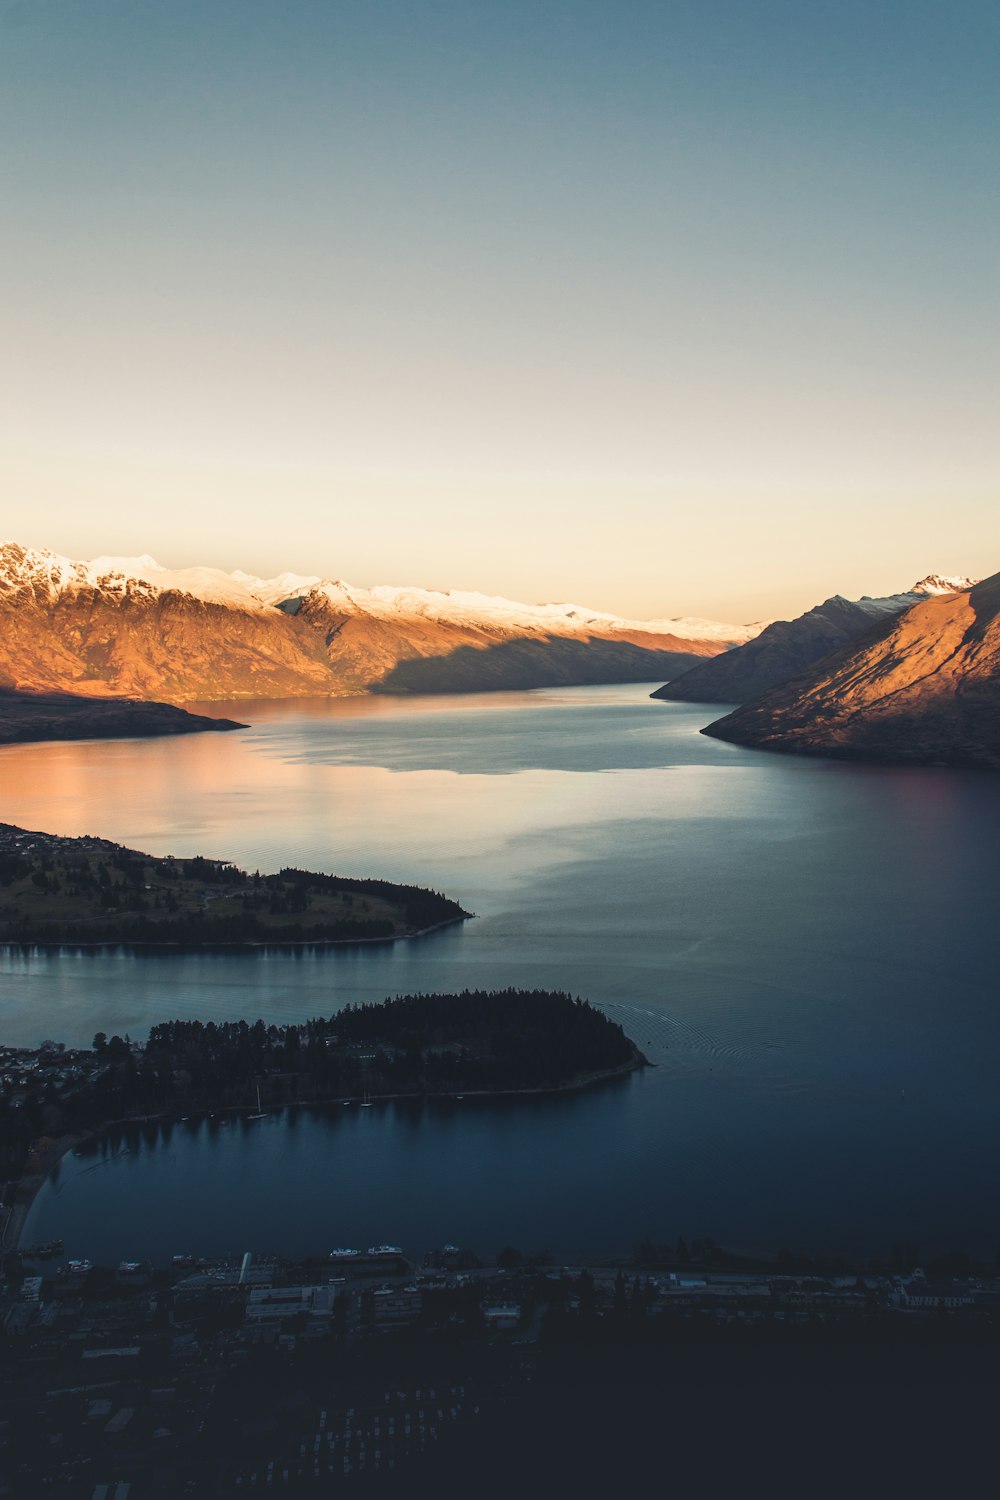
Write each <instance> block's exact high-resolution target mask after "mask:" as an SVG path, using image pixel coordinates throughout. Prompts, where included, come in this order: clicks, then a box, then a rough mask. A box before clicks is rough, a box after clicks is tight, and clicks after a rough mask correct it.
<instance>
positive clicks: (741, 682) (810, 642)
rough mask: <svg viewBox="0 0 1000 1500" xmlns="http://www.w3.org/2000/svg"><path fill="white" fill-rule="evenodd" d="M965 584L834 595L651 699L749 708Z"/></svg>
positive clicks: (937, 581) (935, 579)
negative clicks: (880, 625)
mask: <svg viewBox="0 0 1000 1500" xmlns="http://www.w3.org/2000/svg"><path fill="white" fill-rule="evenodd" d="M971 583H972V580H971V579H968V578H942V577H941V576H940V575H939V574H937V573H932V574H929V575H928V577H926V578H922V579H921V580H920V582H919V583H915V584H914V585H913V588H912V589H910V590H908V591H907V592H906V593H904V594H890V595H888V596H887V597H885V598H881V599H873V598H868V597H865V598H863V599H845V598H844V597H843V595H841V594H835V595H834V596H833V597H832V598H831V599H826V600H825V601H824V602H823V603H822V604H817V605H816V606H815V608H814V609H810V610H807V611H806V613H805V614H803V615H799V616H798V618H797V619H794V620H775V621H774V622H773V623H772V624H770V625H768V626H766V628H765V629H764V630H762V631H761V632H760V634H759V635H758V636H756V637H755V638H754V639H753V640H751V641H748V642H747V643H746V644H745V645H742V646H739V647H737V649H736V650H734V651H728V652H726V653H725V654H724V655H722V656H717V657H714V658H713V659H712V660H711V661H706V662H701V663H698V664H697V665H695V666H694V667H693V668H692V669H691V670H690V671H689V672H685V673H684V674H683V675H682V676H680V677H675V678H674V679H673V681H671V682H668V683H667V684H666V686H664V687H662V688H660V689H659V690H658V691H657V692H655V693H653V694H652V696H653V697H654V698H667V699H672V700H673V701H675V702H684V703H748V702H750V700H751V699H753V698H759V697H760V695H761V694H762V693H767V692H769V691H770V690H771V688H773V687H777V686H778V684H779V683H782V682H787V681H788V680H789V678H791V677H795V676H796V675H797V674H798V673H799V672H804V671H805V670H806V669H807V668H809V667H811V666H812V665H813V663H814V662H818V661H821V660H822V658H823V657H824V656H828V655H829V654H830V652H831V651H835V650H836V649H837V648H838V647H840V646H845V645H847V644H848V643H849V642H851V641H853V640H856V639H857V638H858V637H859V636H861V635H863V634H864V633H865V631H867V630H870V629H871V627H872V625H873V624H875V623H877V622H878V621H880V620H884V619H886V618H891V617H893V616H896V615H899V614H902V612H903V611H904V610H907V609H909V608H910V607H911V605H913V604H917V603H919V602H920V600H922V599H926V598H929V597H933V596H935V595H937V594H944V593H954V592H955V590H956V589H964V588H969V587H970V586H971Z"/></svg>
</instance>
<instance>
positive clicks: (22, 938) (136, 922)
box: [0, 824, 469, 947]
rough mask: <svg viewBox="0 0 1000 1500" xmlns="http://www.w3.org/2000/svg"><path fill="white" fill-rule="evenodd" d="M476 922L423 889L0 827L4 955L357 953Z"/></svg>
mask: <svg viewBox="0 0 1000 1500" xmlns="http://www.w3.org/2000/svg"><path fill="white" fill-rule="evenodd" d="M468 915H469V913H468V912H466V911H464V910H463V909H462V907H461V906H459V905H458V903H457V902H456V901H452V900H450V899H449V898H448V897H447V896H442V895H440V894H439V893H438V892H436V891H430V890H424V889H422V888H421V887H419V886H407V885H394V884H392V883H391V882H389V881H386V880H369V879H355V878H351V877H347V876H341V875H324V874H320V873H316V872H312V871H307V870H296V869H291V868H289V869H284V870H280V871H279V872H278V873H277V874H270V875H262V874H260V872H259V871H258V872H255V873H253V874H248V873H247V872H246V871H243V870H238V869H237V868H236V867H235V866H234V865H232V864H229V863H227V862H225V861H222V860H211V859H203V858H200V857H197V858H193V859H173V858H154V857H153V856H151V855H148V854H141V853H139V852H138V851H137V850H135V849H126V848H123V847H122V846H121V845H119V844H113V843H110V842H108V841H107V840H105V839H96V838H61V837H59V836H57V835H54V834H43V833H31V832H28V831H27V830H25V829H22V828H15V827H13V826H12V825H10V824H0V942H2V943H16V944H22V945H23V944H30V945H33V946H34V945H39V946H57V945H88V944H95V943H122V944H126V945H130V944H131V945H144V946H145V945H154V946H156V945H167V944H169V945H172V946H180V947H206V946H207V947H215V946H222V945H228V944H273V945H278V946H280V945H288V944H300V943H326V942H335V943H348V942H360V941H378V940H389V939H392V938H397V937H407V936H413V935H415V934H417V933H420V932H423V931H426V930H427V929H429V928H433V927H439V926H443V925H445V924H446V923H450V922H460V921H463V920H464V919H465V918H466V917H467V916H468Z"/></svg>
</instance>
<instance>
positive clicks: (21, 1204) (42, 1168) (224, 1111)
mask: <svg viewBox="0 0 1000 1500" xmlns="http://www.w3.org/2000/svg"><path fill="white" fill-rule="evenodd" d="M449 925H450V924H449ZM432 930H433V929H432ZM632 1051H633V1055H632V1056H631V1057H630V1058H629V1059H628V1061H627V1062H624V1063H619V1064H618V1065H617V1067H614V1068H605V1069H602V1070H601V1071H600V1072H597V1073H582V1074H580V1075H579V1076H578V1077H576V1078H572V1079H569V1080H567V1082H566V1083H557V1084H552V1085H550V1086H549V1087H546V1088H523V1089H469V1090H466V1091H463V1092H462V1093H459V1092H457V1091H456V1092H454V1093H434V1094H426V1093H425V1094H416V1093H414V1094H376V1095H375V1096H374V1097H373V1098H371V1099H370V1101H369V1102H370V1103H372V1104H376V1103H378V1104H382V1103H389V1102H398V1101H400V1100H405V1099H412V1100H417V1101H419V1102H420V1103H423V1104H426V1103H427V1102H428V1101H429V1100H433V1099H450V1100H453V1101H454V1100H460V1099H520V1098H538V1097H544V1096H557V1095H560V1094H574V1093H581V1092H583V1090H585V1089H590V1088H596V1087H598V1086H599V1085H600V1084H602V1083H613V1082H614V1081H615V1080H616V1079H618V1078H627V1077H628V1076H629V1074H630V1073H636V1072H638V1071H640V1070H641V1069H642V1068H651V1067H655V1064H654V1063H651V1062H650V1061H649V1059H648V1058H647V1057H646V1056H645V1055H644V1053H642V1052H641V1051H640V1049H639V1048H638V1047H636V1046H635V1045H634V1043H633V1048H632ZM362 1102H363V1096H362V1095H360V1094H348V1095H347V1096H346V1097H336V1098H331V1099H287V1100H285V1101H284V1103H282V1104H279V1105H275V1107H274V1113H275V1114H276V1115H277V1114H280V1112H281V1111H283V1110H286V1109H324V1108H328V1107H330V1106H332V1105H334V1104H340V1105H347V1104H360V1103H362ZM251 1108H252V1106H251V1105H249V1104H232V1105H225V1106H223V1107H222V1108H219V1109H214V1110H202V1111H199V1112H198V1114H197V1118H198V1120H199V1122H200V1121H203V1120H206V1119H211V1118H214V1117H215V1116H216V1115H228V1116H234V1115H235V1116H237V1117H240V1116H245V1115H246V1113H247V1111H248V1110H249V1109H251ZM265 1113H267V1114H269V1113H271V1111H269V1110H268V1111H265ZM170 1122H173V1123H175V1124H176V1123H178V1122H179V1117H178V1116H177V1115H176V1114H174V1112H173V1111H163V1112H161V1113H159V1114H155V1115H133V1116H131V1117H129V1118H127V1119H124V1120H108V1121H106V1123H105V1124H103V1125H99V1126H97V1127H96V1128H95V1129H93V1130H87V1131H82V1132H77V1133H76V1134H75V1135H68V1136H59V1137H58V1138H56V1139H55V1140H52V1141H50V1142H49V1143H48V1144H47V1146H46V1147H45V1149H44V1150H43V1151H42V1152H40V1153H39V1157H38V1160H37V1161H34V1162H33V1164H32V1166H31V1170H30V1171H28V1172H25V1173H24V1174H23V1175H22V1176H21V1177H19V1178H18V1179H17V1182H16V1184H12V1185H11V1186H12V1190H13V1201H12V1202H11V1203H10V1205H9V1206H8V1207H7V1208H6V1210H5V1212H6V1218H5V1220H4V1224H3V1229H2V1230H0V1254H2V1255H18V1254H20V1253H21V1236H22V1235H23V1233H24V1228H25V1225H26V1223H27V1221H28V1215H29V1214H30V1212H31V1209H32V1207H33V1205H34V1202H35V1199H36V1198H37V1197H38V1194H39V1193H40V1192H41V1190H42V1188H43V1187H44V1186H45V1184H46V1182H48V1180H49V1178H50V1177H51V1175H52V1173H53V1172H54V1171H55V1169H56V1167H57V1166H58V1165H59V1163H60V1162H61V1161H62V1159H63V1157H64V1156H65V1155H66V1153H67V1152H68V1151H73V1150H75V1149H76V1148H78V1147H79V1146H82V1145H83V1144H84V1143H85V1142H87V1141H93V1140H98V1139H99V1138H100V1137H101V1136H102V1135H106V1134H107V1133H108V1132H109V1131H112V1130H124V1129H126V1128H127V1127H129V1126H132V1127H135V1126H139V1125H152V1124H163V1123H170ZM12 1231H13V1232H12Z"/></svg>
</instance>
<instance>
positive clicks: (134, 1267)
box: [118, 1260, 147, 1276]
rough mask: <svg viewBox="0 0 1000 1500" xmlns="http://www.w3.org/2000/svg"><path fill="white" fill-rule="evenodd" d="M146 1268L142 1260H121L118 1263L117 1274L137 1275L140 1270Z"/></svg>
mask: <svg viewBox="0 0 1000 1500" xmlns="http://www.w3.org/2000/svg"><path fill="white" fill-rule="evenodd" d="M146 1269H147V1266H146V1262H145V1261H144V1260H123V1261H120V1262H119V1264H118V1274H119V1276H137V1275H138V1274H139V1272H140V1271H145V1270H146Z"/></svg>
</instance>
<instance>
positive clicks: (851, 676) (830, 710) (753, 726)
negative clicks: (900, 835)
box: [703, 573, 1000, 770]
mask: <svg viewBox="0 0 1000 1500" xmlns="http://www.w3.org/2000/svg"><path fill="white" fill-rule="evenodd" d="M703 732H704V733H705V734H711V735H714V736H715V737H716V738H718V739H723V740H732V741H734V742H735V743H736V744H739V745H752V746H757V747H759V748H761V749H766V750H789V751H797V752H799V753H801V754H806V755H830V756H838V757H843V758H846V759H858V760H862V759H864V760H879V761H889V762H897V763H908V764H917V765H950V766H981V767H989V768H991V769H993V770H1000V573H998V574H995V575H994V576H993V577H992V578H987V579H986V580H985V581H984V582H983V583H979V584H976V585H975V587H973V588H970V589H966V590H965V591H963V592H962V593H959V594H946V595H941V596H940V597H937V598H930V599H927V600H925V601H924V602H923V603H921V604H915V605H914V606H913V607H912V608H911V609H909V610H907V611H906V613H905V614H903V615H901V616H898V617H895V618H890V619H887V620H884V621H883V622H882V623H881V624H879V625H875V626H873V627H872V629H871V630H870V631H869V632H868V633H867V634H866V635H865V636H864V637H863V638H862V639H861V640H859V641H855V642H853V643H852V644H851V645H849V646H847V647H844V648H842V649H841V650H840V651H837V652H834V653H833V654H832V655H830V656H827V657H826V658H824V660H823V661H821V662H819V663H818V664H817V665H816V666H815V667H813V668H812V669H811V671H809V672H806V673H803V674H802V675H800V676H798V677H795V678H793V680H792V681H791V682H787V683H785V684H783V685H782V686H781V687H778V688H775V689H773V691H771V692H769V693H766V694H765V695H764V696H763V697H762V698H759V699H757V700H756V701H755V702H753V703H748V704H746V705H745V706H744V707H743V708H739V709H737V710H736V712H735V713H732V714H729V715H728V716H727V717H726V718H724V719H719V720H717V722H716V723H714V724H710V725H709V726H708V728H707V729H705V730H704V731H703Z"/></svg>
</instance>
